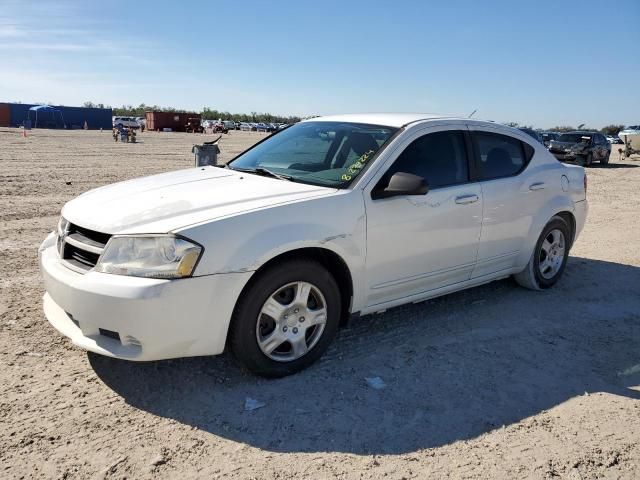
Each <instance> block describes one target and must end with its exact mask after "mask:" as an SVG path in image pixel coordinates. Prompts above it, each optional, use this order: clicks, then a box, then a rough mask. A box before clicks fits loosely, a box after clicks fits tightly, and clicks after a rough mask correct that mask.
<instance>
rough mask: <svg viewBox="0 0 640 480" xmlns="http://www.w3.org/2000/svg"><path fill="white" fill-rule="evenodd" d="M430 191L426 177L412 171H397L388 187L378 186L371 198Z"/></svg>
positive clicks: (418, 193) (422, 193)
mask: <svg viewBox="0 0 640 480" xmlns="http://www.w3.org/2000/svg"><path fill="white" fill-rule="evenodd" d="M428 191H429V187H428V186H427V182H426V180H425V179H424V178H422V177H420V176H418V175H413V174H412V173H405V172H396V173H394V174H393V176H392V177H391V179H390V180H389V185H387V187H386V188H384V189H378V188H376V189H374V190H373V191H372V192H371V198H372V199H373V200H377V199H380V198H389V197H397V196H399V195H425V194H426V193H427V192H428Z"/></svg>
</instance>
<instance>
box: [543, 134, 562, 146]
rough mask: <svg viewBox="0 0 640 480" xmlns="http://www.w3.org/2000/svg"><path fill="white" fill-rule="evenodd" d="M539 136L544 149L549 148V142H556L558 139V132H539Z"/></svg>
mask: <svg viewBox="0 0 640 480" xmlns="http://www.w3.org/2000/svg"><path fill="white" fill-rule="evenodd" d="M540 135H542V143H544V146H545V147H549V145H550V144H551V140H557V139H558V138H559V137H560V134H559V133H558V132H540Z"/></svg>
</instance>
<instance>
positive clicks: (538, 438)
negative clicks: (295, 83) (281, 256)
mask: <svg viewBox="0 0 640 480" xmlns="http://www.w3.org/2000/svg"><path fill="white" fill-rule="evenodd" d="M263 136H264V134H258V133H251V132H232V133H231V134H230V135H228V136H226V137H224V139H223V140H222V143H221V148H222V151H223V154H222V158H223V159H225V160H226V159H229V158H231V156H233V154H234V153H236V152H238V151H240V150H242V149H243V148H245V147H246V146H248V145H250V144H251V143H252V142H254V141H256V140H257V139H259V138H263ZM139 138H140V140H142V141H143V142H144V143H141V144H136V145H133V144H131V145H126V144H120V143H114V142H113V140H112V139H111V136H110V133H109V132H104V133H100V132H85V131H70V132H58V131H46V130H42V131H32V132H31V133H30V134H29V136H28V138H22V137H21V134H20V131H19V130H15V129H0V392H1V396H0V478H7V479H13V478H60V479H85V478H109V479H111V478H114V479H115V478H130V479H133V478H135V479H145V478H195V477H198V478H234V479H235V478H238V479H240V478H242V479H245V478H260V479H262V478H265V479H266V478H269V479H271V478H278V479H288V478H318V479H320V478H342V479H360V478H389V479H402V478H405V479H409V478H479V479H485V478H509V479H513V478H554V477H557V478H567V479H584V478H606V479H614V478H615V479H617V478H625V479H634V478H635V479H637V478H640V401H639V400H640V221H639V217H638V215H639V212H640V193H639V191H640V168H638V167H640V158H637V157H636V158H632V159H629V160H624V161H619V160H618V154H617V153H614V154H613V155H612V164H610V165H609V166H607V167H605V168H602V167H599V166H595V167H593V168H591V169H589V171H588V175H589V192H588V198H589V201H590V205H591V210H590V214H589V218H588V222H587V225H586V227H585V230H584V232H583V233H582V236H581V237H580V239H579V240H578V242H577V244H576V245H575V247H574V249H573V251H572V252H571V258H570V260H569V264H568V267H567V270H566V273H565V276H564V277H563V279H562V280H561V282H560V283H559V284H558V285H557V286H556V288H554V289H551V290H550V291H545V292H531V291H527V290H524V289H522V288H519V287H517V286H516V285H515V284H514V283H513V282H512V281H510V280H509V281H508V280H505V281H500V282H495V283H492V284H490V285H486V286H483V287H479V288H475V289H471V290H468V291H466V292H462V293H458V294H453V295H449V296H446V297H442V298H440V299H436V300H432V301H429V302H425V303H422V304H419V305H411V306H405V307H400V308H396V309H393V310H390V311H388V312H387V313H385V314H381V315H375V316H368V317H363V318H362V319H360V320H358V321H356V322H352V323H351V324H350V325H349V326H348V327H347V328H345V329H343V330H342V331H341V332H340V334H339V335H338V338H337V339H336V341H335V342H334V344H333V345H332V347H331V348H330V350H329V351H328V353H327V354H326V355H325V356H324V357H323V359H322V360H321V361H320V362H319V363H317V364H316V365H314V366H313V367H312V368H310V369H308V370H306V371H304V372H302V373H300V374H298V375H295V376H292V377H289V378H285V379H281V380H271V381H268V380H263V379H259V378H256V377H254V376H251V375H250V374H247V373H246V372H244V371H243V370H241V369H240V368H239V367H238V366H237V365H236V364H235V362H234V361H233V359H232V358H231V357H230V356H229V355H222V356H219V357H211V358H192V359H182V360H174V361H164V362H152V363H144V364H136V363H129V362H126V361H119V360H113V359H109V358H104V357H100V356H96V355H92V354H87V353H86V352H84V351H82V350H79V349H77V348H75V347H73V346H72V345H71V344H70V342H68V341H67V340H66V339H65V338H62V337H61V336H60V335H58V334H57V332H56V331H55V330H54V329H53V328H52V327H50V326H49V324H48V323H47V322H46V320H45V318H44V316H43V313H42V304H41V297H42V294H43V289H42V282H41V279H40V275H39V272H38V265H37V248H38V245H39V243H40V242H41V241H42V240H43V239H44V237H45V236H46V235H47V233H48V232H49V231H51V230H53V228H54V226H55V224H56V222H57V219H58V215H59V212H60V209H61V207H62V205H63V204H64V203H65V202H66V201H67V200H69V199H71V198H73V197H75V196H76V195H78V194H80V193H81V192H84V191H86V190H88V189H90V188H94V187H97V186H100V185H104V184H107V183H112V182H116V181H119V180H125V179H129V178H132V177H137V176H142V175H146V174H152V173H157V172H164V171H168V170H173V169H178V168H184V167H189V166H191V165H192V164H193V156H192V154H191V153H190V151H191V146H192V145H193V144H194V143H198V142H201V141H202V140H203V137H202V136H199V135H188V134H179V133H171V134H160V133H153V132H146V133H144V134H141V135H140V136H139ZM211 138H212V137H211V136H209V137H208V139H211ZM376 376H379V377H380V378H381V379H382V380H383V381H384V383H385V384H386V388H384V389H381V390H377V389H374V388H372V387H370V386H369V385H368V384H367V383H366V381H365V378H367V377H376ZM247 398H251V399H255V400H257V401H259V402H262V403H264V404H265V405H264V406H263V407H262V408H259V409H256V410H253V411H245V402H246V399H247Z"/></svg>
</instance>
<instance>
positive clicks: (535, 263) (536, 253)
mask: <svg viewBox="0 0 640 480" xmlns="http://www.w3.org/2000/svg"><path fill="white" fill-rule="evenodd" d="M557 232H559V233H560V234H561V235H562V237H561V239H560V238H556V236H557ZM552 234H553V235H552ZM570 235H571V229H570V228H569V226H568V225H567V223H566V222H565V221H564V220H563V219H562V218H560V217H553V218H552V219H551V220H550V221H549V223H547V225H546V226H545V227H544V229H543V230H542V233H541V234H540V238H538V241H537V242H536V246H535V248H534V250H533V253H532V254H531V258H530V259H529V263H527V266H526V267H525V269H524V270H522V271H521V272H520V273H517V274H515V275H514V276H513V277H514V279H515V280H516V282H518V284H519V285H520V286H522V287H525V288H528V289H531V290H544V289H547V288H551V287H553V286H554V285H555V284H556V283H557V282H558V280H559V279H560V277H562V274H563V273H564V269H565V267H566V266H567V258H568V257H569V248H570V246H571V236H570ZM552 239H553V240H554V241H553V242H552V241H551V240H552ZM545 241H546V243H545ZM556 242H558V243H559V244H560V243H561V245H558V246H557V247H553V251H555V252H556V253H555V254H553V255H549V254H547V251H548V250H549V245H552V246H553V245H556ZM560 246H562V249H561V248H560ZM545 260H548V261H545Z"/></svg>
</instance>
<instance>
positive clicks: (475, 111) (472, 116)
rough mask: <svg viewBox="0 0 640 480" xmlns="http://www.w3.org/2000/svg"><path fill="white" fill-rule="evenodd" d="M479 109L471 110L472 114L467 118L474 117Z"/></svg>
mask: <svg viewBox="0 0 640 480" xmlns="http://www.w3.org/2000/svg"><path fill="white" fill-rule="evenodd" d="M477 111H478V109H477V108H476V109H475V110H474V111H473V112H471V114H470V115H469V116H468V117H467V118H471V117H473V115H474V114H475V113H476V112H477Z"/></svg>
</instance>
